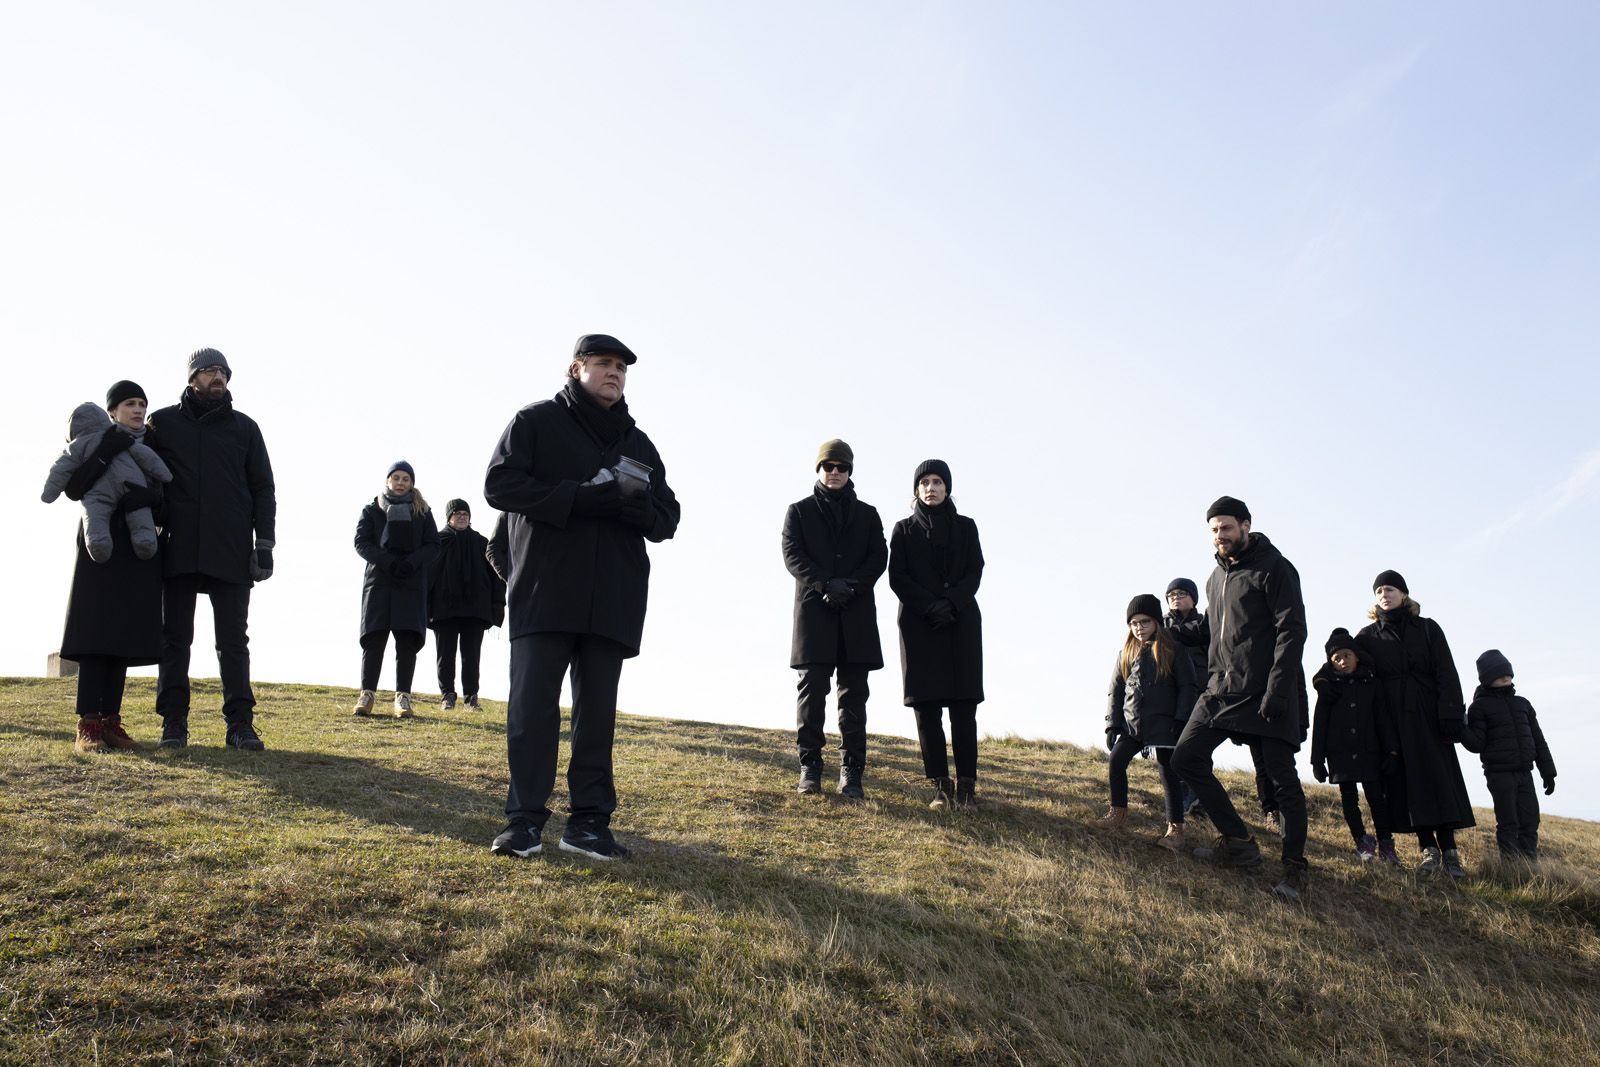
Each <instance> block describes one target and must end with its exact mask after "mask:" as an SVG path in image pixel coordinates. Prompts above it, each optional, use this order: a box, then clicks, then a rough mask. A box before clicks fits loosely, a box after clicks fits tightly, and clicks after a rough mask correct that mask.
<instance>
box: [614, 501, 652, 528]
mask: <svg viewBox="0 0 1600 1067" xmlns="http://www.w3.org/2000/svg"><path fill="white" fill-rule="evenodd" d="M617 518H618V520H620V521H621V522H623V523H624V524H626V525H628V526H631V527H633V528H634V529H635V530H638V531H639V532H640V533H649V532H650V530H651V528H653V527H654V526H655V524H656V509H655V505H653V504H651V503H650V494H648V493H624V494H623V495H622V507H621V509H620V510H619V511H618V512H617Z"/></svg>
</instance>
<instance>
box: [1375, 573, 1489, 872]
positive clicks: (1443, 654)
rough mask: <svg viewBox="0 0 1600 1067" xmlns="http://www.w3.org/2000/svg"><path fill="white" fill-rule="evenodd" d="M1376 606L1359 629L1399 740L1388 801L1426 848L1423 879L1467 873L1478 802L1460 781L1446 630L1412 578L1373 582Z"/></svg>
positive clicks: (1393, 817)
mask: <svg viewBox="0 0 1600 1067" xmlns="http://www.w3.org/2000/svg"><path fill="white" fill-rule="evenodd" d="M1372 587H1373V593H1374V594H1375V596H1376V597H1377V604H1376V605H1374V606H1373V608H1372V609H1371V610H1370V611H1369V612H1368V614H1369V616H1370V617H1371V618H1372V620H1373V621H1372V622H1371V623H1370V624H1369V625H1367V626H1363V627H1362V628H1361V633H1360V634H1359V635H1358V636H1359V637H1360V638H1361V641H1362V647H1361V649H1360V651H1361V653H1362V655H1363V657H1365V656H1366V655H1367V654H1368V653H1370V654H1371V663H1372V667H1373V670H1374V671H1376V672H1377V675H1378V680H1379V681H1380V682H1382V683H1383V686H1384V701H1385V703H1386V704H1387V705H1388V708H1389V714H1390V715H1391V716H1393V718H1394V725H1395V732H1396V734H1397V735H1398V736H1399V738H1400V758H1401V762H1402V768H1401V774H1400V776H1399V777H1400V778H1402V779H1403V780H1401V781H1395V780H1391V781H1390V782H1389V783H1388V784H1389V789H1388V790H1386V794H1385V799H1386V800H1387V801H1388V805H1389V819H1390V822H1391V823H1393V824H1394V825H1395V826H1404V825H1407V824H1408V823H1409V825H1410V826H1411V828H1412V829H1413V830H1415V831H1416V833H1417V844H1418V846H1419V847H1420V848H1421V849H1422V855H1423V859H1422V863H1421V864H1420V865H1418V867H1417V870H1418V872H1419V873H1421V874H1435V873H1437V872H1438V871H1439V870H1440V869H1441V868H1442V869H1443V870H1444V871H1445V873H1447V874H1448V875H1450V877H1452V878H1461V877H1464V876H1465V875H1466V873H1467V872H1466V870H1465V869H1464V868H1463V867H1462V866H1461V855H1460V853H1459V852H1457V850H1456V834H1455V832H1456V831H1457V830H1460V829H1463V828H1465V827H1468V826H1472V825H1474V824H1475V823H1476V820H1475V819H1474V818H1473V817H1472V802H1471V800H1470V799H1468V797H1467V784H1466V782H1465V781H1464V780H1463V779H1462V777H1461V763H1460V761H1459V760H1458V759H1457V758H1456V742H1458V741H1460V740H1461V735H1462V730H1463V728H1464V727H1465V725H1466V702H1465V701H1464V700H1463V699H1462V695H1461V679H1460V676H1459V675H1457V674H1456V662H1455V660H1454V659H1453V658H1452V657H1451V655H1450V645H1449V643H1448V642H1446V641H1445V637H1444V631H1443V630H1441V629H1440V628H1439V624H1438V623H1436V622H1434V621H1433V620H1432V619H1425V618H1423V617H1422V609H1421V607H1420V606H1419V605H1418V604H1417V602H1416V601H1415V600H1412V599H1411V593H1410V590H1409V589H1407V588H1406V580H1405V579H1404V578H1402V577H1401V576H1400V575H1399V573H1398V572H1396V571H1384V572H1383V573H1381V574H1379V575H1378V577H1377V578H1375V579H1374V580H1373V583H1372Z"/></svg>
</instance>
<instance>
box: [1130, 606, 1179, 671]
mask: <svg viewBox="0 0 1600 1067" xmlns="http://www.w3.org/2000/svg"><path fill="white" fill-rule="evenodd" d="M1144 646H1145V642H1143V641H1141V640H1139V639H1138V638H1137V637H1135V636H1133V631H1132V630H1129V631H1128V639H1127V640H1126V641H1124V642H1122V657H1121V659H1119V660H1118V661H1117V670H1118V671H1120V672H1121V674H1122V677H1123V678H1124V679H1126V678H1127V677H1128V674H1129V673H1130V672H1131V671H1132V670H1133V665H1134V664H1135V663H1137V662H1139V657H1140V656H1141V655H1142V654H1143V653H1144ZM1150 646H1151V648H1150V652H1151V654H1152V655H1153V656H1155V659H1156V677H1158V678H1171V677H1172V665H1173V663H1174V662H1176V661H1177V658H1178V656H1179V655H1181V654H1182V653H1181V651H1180V649H1179V648H1178V642H1177V641H1176V640H1174V639H1173V636H1172V635H1171V634H1170V633H1168V632H1167V628H1166V627H1164V626H1162V625H1161V620H1160V619H1157V620H1156V635H1155V636H1154V637H1152V638H1151V639H1150Z"/></svg>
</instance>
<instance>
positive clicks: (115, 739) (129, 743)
mask: <svg viewBox="0 0 1600 1067" xmlns="http://www.w3.org/2000/svg"><path fill="white" fill-rule="evenodd" d="M100 739H101V740H103V741H104V742H105V743H106V746H107V747H108V748H119V749H122V750H123V751H124V752H126V751H128V750H130V749H137V748H138V747H139V742H137V741H135V740H134V739H133V738H131V737H129V736H128V731H126V730H124V729H123V728H122V716H121V715H108V716H107V717H105V718H104V719H101V720H100Z"/></svg>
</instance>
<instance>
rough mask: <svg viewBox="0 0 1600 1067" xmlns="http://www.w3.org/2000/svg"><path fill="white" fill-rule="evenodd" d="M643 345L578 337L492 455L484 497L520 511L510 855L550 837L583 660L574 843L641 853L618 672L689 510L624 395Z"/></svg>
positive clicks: (606, 853) (509, 723)
mask: <svg viewBox="0 0 1600 1067" xmlns="http://www.w3.org/2000/svg"><path fill="white" fill-rule="evenodd" d="M637 358H638V357H636V356H635V355H634V354H633V353H632V352H631V351H629V349H628V347H627V346H626V345H624V344H623V343H622V342H621V341H618V340H617V339H616V338H615V337H609V336H607V335H606V334H600V333H596V334H585V335H584V336H582V337H580V338H578V343H577V345H576V346H575V347H574V349H573V353H572V361H571V363H570V364H568V366H567V382H566V385H565V386H564V387H563V388H562V390H561V391H560V392H559V393H557V394H556V395H555V397H554V398H553V399H551V400H541V401H538V402H537V403H533V404H530V405H528V406H527V407H525V408H523V409H522V410H521V411H519V412H517V414H516V416H515V417H514V418H513V419H512V420H511V424H510V425H509V426H507V427H506V430H505V433H504V434H502V435H501V437H500V443H499V444H498V445H497V446H495V452H494V457H493V459H491V460H490V462H489V471H488V474H487V476H486V478H485V482H484V496H485V497H487V499H488V501H489V504H490V506H492V507H495V508H498V509H500V510H501V511H504V512H508V513H510V518H509V521H507V523H506V524H505V538H506V553H505V556H506V561H507V562H506V566H507V571H506V573H508V575H509V578H510V589H509V590H508V593H507V612H506V614H507V630H508V631H509V636H510V638H511V695H510V699H509V700H508V701H507V704H506V761H507V763H508V765H509V767H510V774H511V784H510V788H509V789H508V791H507V794H506V828H505V829H504V830H503V831H501V833H500V835H499V836H498V837H496V838H495V839H494V844H493V845H492V846H490V847H491V850H492V851H493V852H495V853H496V854H497V855H503V856H514V857H517V858H519V859H525V858H527V857H528V856H531V855H533V854H534V853H536V852H539V851H540V850H541V849H542V848H543V845H542V844H541V842H540V837H541V835H542V834H543V832H544V825H545V822H546V821H547V820H548V819H549V818H550V808H549V800H550V793H551V790H552V789H553V788H554V786H555V775H556V748H557V745H558V744H559V742H560V739H561V706H560V703H559V701H560V699H561V682H562V679H563V678H565V677H566V676H567V674H568V672H569V670H570V672H571V675H572V741H571V755H570V756H569V758H568V762H567V790H568V795H569V806H570V812H569V814H568V817H567V825H566V829H565V830H564V831H563V832H562V834H561V848H562V849H563V850H565V851H567V852H576V853H579V854H581V855H584V856H588V857H589V858H591V859H596V860H615V859H623V858H626V857H627V855H628V850H627V848H625V847H624V846H623V845H621V844H620V843H618V842H617V840H616V838H615V837H613V836H612V833H611V815H612V813H613V812H614V811H615V810H616V807H617V792H616V787H615V784H614V782H613V780H612V773H611V747H612V738H613V736H614V734H615V730H616V718H617V682H618V679H619V678H620V677H621V675H622V661H623V660H624V659H628V658H630V657H633V656H637V655H638V654H639V639H640V637H641V636H642V635H643V632H644V614H645V598H646V594H647V592H648V586H649V577H650V560H649V557H648V556H647V555H646V553H645V542H646V541H657V542H659V541H665V540H667V539H668V538H669V537H671V536H672V535H673V534H674V533H676V532H677V529H678V516H679V508H678V501H677V498H676V497H675V496H673V493H672V490H671V488H669V487H668V485H667V478H666V470H665V469H664V468H663V466H662V463H661V456H660V454H659V453H657V452H656V447H655V445H654V444H652V443H651V441H650V438H649V437H647V436H645V433H644V431H643V430H640V429H639V428H638V427H637V426H636V425H634V421H633V417H632V416H631V415H630V414H629V413H628V404H627V401H625V400H623V398H622V392H623V387H624V385H625V384H626V382H627V376H628V368H629V367H631V366H633V364H634V363H635V362H636V361H637ZM499 536H500V531H499V530H497V531H496V537H497V538H498V537H499ZM492 551H493V549H492V548H491V552H492Z"/></svg>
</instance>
